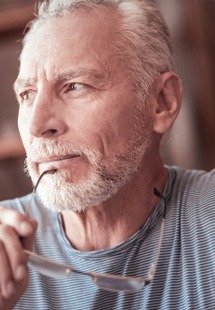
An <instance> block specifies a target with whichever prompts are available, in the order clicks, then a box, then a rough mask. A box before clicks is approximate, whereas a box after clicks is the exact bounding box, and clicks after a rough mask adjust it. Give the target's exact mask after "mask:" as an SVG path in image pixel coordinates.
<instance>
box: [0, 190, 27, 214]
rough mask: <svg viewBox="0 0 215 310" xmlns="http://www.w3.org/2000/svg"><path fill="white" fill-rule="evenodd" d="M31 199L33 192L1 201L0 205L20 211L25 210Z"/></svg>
mask: <svg viewBox="0 0 215 310" xmlns="http://www.w3.org/2000/svg"><path fill="white" fill-rule="evenodd" d="M30 199H31V194H29V195H26V196H23V197H19V198H15V199H10V200H4V201H0V207H1V206H4V207H9V208H12V209H14V210H17V211H19V212H24V211H25V210H26V208H27V207H28V205H29V204H30Z"/></svg>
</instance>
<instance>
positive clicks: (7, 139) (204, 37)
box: [0, 0, 215, 201]
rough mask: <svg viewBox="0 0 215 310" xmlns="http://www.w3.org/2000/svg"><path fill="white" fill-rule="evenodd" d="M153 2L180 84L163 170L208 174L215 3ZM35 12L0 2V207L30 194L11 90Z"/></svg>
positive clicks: (213, 148) (214, 103)
mask: <svg viewBox="0 0 215 310" xmlns="http://www.w3.org/2000/svg"><path fill="white" fill-rule="evenodd" d="M154 1H155V2H156V3H157V5H158V6H159V8H160V10H161V11H162V13H163V15H164V17H165V19H166V22H167V24H168V25H169V27H170V30H171V31H170V32H171V34H172V37H173V41H174V46H175V63H176V68H177V71H178V73H179V74H180V76H181V77H182V79H183V83H184V96H183V108H182V111H181V114H180V117H179V118H178V121H177V122H176V124H175V126H174V128H173V131H172V133H171V135H170V137H169V138H168V140H167V141H166V142H165V148H163V150H162V156H163V158H164V161H165V163H167V164H175V165H179V166H181V167H184V168H197V169H205V170H210V169H212V168H214V167H215V139H214V137H215V124H214V115H215V86H214V84H215V0H154ZM34 7H35V1H34V0H0V201H1V200H4V199H8V198H13V197H16V196H20V195H23V194H26V193H28V192H29V191H31V188H32V187H31V182H30V180H29V179H28V178H27V177H26V176H25V174H24V172H23V161H24V158H25V153H24V150H23V146H22V143H21V141H20V138H19V135H18V131H17V111H18V105H17V103H16V100H15V97H14V94H13V89H12V85H13V82H14V80H15V78H16V76H17V72H18V66H19V64H18V55H19V52H20V49H21V39H22V36H23V31H24V28H25V25H26V24H27V23H28V22H29V20H30V19H31V18H32V17H33V12H34ZM164 149H165V150H164Z"/></svg>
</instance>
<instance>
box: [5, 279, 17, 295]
mask: <svg viewBox="0 0 215 310" xmlns="http://www.w3.org/2000/svg"><path fill="white" fill-rule="evenodd" d="M6 291H7V294H8V295H9V296H10V295H13V294H14V293H15V291H16V287H15V284H14V283H13V282H12V281H10V282H8V283H7V286H6Z"/></svg>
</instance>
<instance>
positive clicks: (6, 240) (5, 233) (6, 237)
mask: <svg viewBox="0 0 215 310" xmlns="http://www.w3.org/2000/svg"><path fill="white" fill-rule="evenodd" d="M0 241H1V243H2V245H3V246H4V249H5V251H3V252H4V253H5V254H4V256H6V258H7V261H8V265H9V266H10V273H12V277H13V278H14V279H15V280H17V281H21V280H23V279H24V278H25V277H26V276H27V256H26V255H25V253H24V252H23V248H22V244H21V242H20V239H19V236H18V235H17V233H16V232H15V231H14V229H13V228H12V227H10V226H8V225H0Z"/></svg>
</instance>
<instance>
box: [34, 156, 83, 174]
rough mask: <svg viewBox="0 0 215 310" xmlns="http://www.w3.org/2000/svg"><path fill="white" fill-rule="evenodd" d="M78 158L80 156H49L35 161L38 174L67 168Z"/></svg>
mask: <svg viewBox="0 0 215 310" xmlns="http://www.w3.org/2000/svg"><path fill="white" fill-rule="evenodd" d="M79 157H80V154H69V155H62V156H51V157H46V158H41V159H40V160H38V161H37V164H38V167H39V170H40V172H43V171H48V170H52V169H64V168H68V167H69V166H70V165H71V164H72V162H73V161H75V160H76V159H77V158H79Z"/></svg>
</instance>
